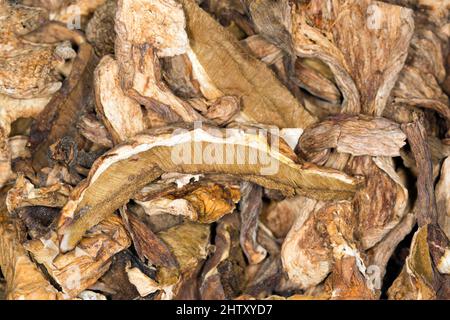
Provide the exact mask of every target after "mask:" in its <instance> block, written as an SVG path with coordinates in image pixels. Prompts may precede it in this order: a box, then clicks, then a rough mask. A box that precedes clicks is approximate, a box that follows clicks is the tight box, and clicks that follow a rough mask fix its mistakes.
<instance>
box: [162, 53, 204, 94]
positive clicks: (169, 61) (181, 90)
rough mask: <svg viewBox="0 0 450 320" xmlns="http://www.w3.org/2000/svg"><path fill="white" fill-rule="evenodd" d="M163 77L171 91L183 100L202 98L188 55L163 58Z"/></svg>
mask: <svg viewBox="0 0 450 320" xmlns="http://www.w3.org/2000/svg"><path fill="white" fill-rule="evenodd" d="M161 67H162V76H163V79H164V81H165V82H166V83H167V85H168V86H169V88H170V90H172V92H173V93H175V94H176V95H177V96H179V97H181V98H183V99H192V98H200V97H202V93H201V91H200V85H199V84H198V82H197V80H196V79H195V78H194V75H193V70H192V64H191V61H190V60H189V57H188V56H187V54H179V55H175V56H173V57H164V58H161Z"/></svg>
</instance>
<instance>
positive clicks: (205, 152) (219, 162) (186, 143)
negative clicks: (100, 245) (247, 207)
mask: <svg viewBox="0 0 450 320" xmlns="http://www.w3.org/2000/svg"><path fill="white" fill-rule="evenodd" d="M172 130H173V128H172ZM213 132H215V133H216V135H214V133H208V132H207V131H205V130H203V129H201V128H197V129H194V130H191V131H189V130H180V129H179V130H175V131H173V132H172V134H170V133H166V134H160V135H153V136H152V135H139V136H136V137H135V138H134V139H132V140H131V141H130V142H129V143H128V144H125V145H121V146H118V147H117V148H115V149H112V150H111V151H109V152H108V153H106V154H104V155H103V156H102V157H100V158H99V159H98V160H97V161H96V162H95V164H94V165H93V168H92V169H91V172H90V173H89V177H88V178H87V180H85V181H84V182H82V183H81V184H79V185H78V186H77V188H75V190H74V191H73V192H72V194H71V198H70V200H69V202H68V203H67V204H66V206H65V207H64V208H63V210H62V216H61V220H60V222H59V231H58V233H59V235H60V237H62V239H61V249H62V251H68V250H70V249H72V248H74V246H75V245H76V243H77V242H78V241H79V240H80V239H81V237H82V236H83V234H84V232H85V231H86V230H88V229H89V228H91V227H92V226H94V225H96V224H97V223H99V222H100V221H102V220H103V219H104V218H105V217H106V216H107V215H109V214H111V213H112V212H113V211H114V210H116V209H118V208H120V207H121V206H122V205H123V204H125V203H126V202H127V201H128V200H129V199H130V198H132V197H133V195H134V194H135V193H136V192H137V191H139V190H140V189H142V188H143V187H144V186H145V185H147V184H148V183H150V182H152V181H153V180H156V179H157V178H158V177H160V176H161V174H162V173H163V172H182V173H192V174H194V173H222V174H223V173H225V174H233V175H237V176H240V177H242V178H243V179H248V180H250V181H253V182H255V183H258V184H261V185H263V186H266V187H271V188H275V189H279V190H282V191H284V192H286V193H290V194H294V193H299V194H308V195H309V196H312V197H319V198H325V199H330V198H336V197H338V198H347V197H350V196H351V195H352V194H353V193H354V192H355V191H356V190H357V189H358V187H359V186H360V183H361V182H362V181H361V180H360V179H359V178H357V177H356V178H352V177H350V176H347V175H345V174H343V173H341V172H339V171H335V170H332V169H323V168H319V167H316V166H314V165H311V164H304V165H299V164H296V163H295V162H293V161H292V160H291V159H289V158H288V157H286V156H285V155H283V154H281V153H279V151H278V150H274V148H272V147H270V146H269V145H268V144H267V141H266V139H264V138H263V137H261V136H258V135H254V134H246V133H244V132H243V131H239V130H233V131H232V134H231V135H230V136H228V137H225V136H224V135H223V133H220V130H219V131H213ZM224 137H225V138H224ZM195 150H197V151H195ZM198 150H201V151H200V152H199V151H198ZM214 154H215V156H214ZM255 154H256V155H257V154H259V158H260V159H264V160H263V162H259V161H256V162H255V161H254V159H255V158H254V155H255ZM220 155H221V156H220ZM252 155H253V156H252ZM217 156H219V158H217ZM224 156H225V158H224ZM220 157H221V158H220ZM252 159H253V160H252ZM256 159H257V158H256ZM262 163H265V164H266V165H264V164H262Z"/></svg>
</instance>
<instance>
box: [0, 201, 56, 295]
mask: <svg viewBox="0 0 450 320" xmlns="http://www.w3.org/2000/svg"><path fill="white" fill-rule="evenodd" d="M2 200H3V199H2ZM25 239H26V232H25V230H24V229H23V228H22V227H21V224H20V222H19V221H18V220H15V219H11V218H9V217H8V215H7V212H6V210H4V208H3V205H2V213H1V214H0V267H1V271H2V274H3V276H4V277H5V279H6V292H5V295H6V299H9V300H18V299H21V300H57V299H60V298H62V296H61V294H60V293H58V290H56V289H55V288H54V287H53V286H52V285H51V284H50V282H49V281H48V280H47V279H46V278H45V276H44V275H43V274H42V272H41V271H40V270H39V268H38V267H37V266H36V265H35V264H34V262H33V261H32V260H31V258H30V257H29V256H28V252H27V251H26V250H25V248H24V247H23V245H22V242H23V241H24V240H25Z"/></svg>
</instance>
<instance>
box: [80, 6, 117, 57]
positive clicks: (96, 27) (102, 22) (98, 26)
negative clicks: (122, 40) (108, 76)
mask: <svg viewBox="0 0 450 320" xmlns="http://www.w3.org/2000/svg"><path fill="white" fill-rule="evenodd" d="M116 10H117V1H116V0H106V1H105V3H104V4H102V5H100V6H99V7H98V8H97V9H96V10H95V12H94V15H93V16H92V19H90V20H89V22H88V24H87V26H86V39H87V40H88V41H89V42H90V43H91V44H92V45H93V46H94V48H95V52H96V53H97V55H98V56H99V57H103V56H105V55H107V54H113V53H114V42H115V40H116V34H115V32H114V18H115V16H116Z"/></svg>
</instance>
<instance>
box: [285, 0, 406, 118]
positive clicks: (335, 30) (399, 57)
mask: <svg viewBox="0 0 450 320" xmlns="http://www.w3.org/2000/svg"><path fill="white" fill-rule="evenodd" d="M349 21H350V22H351V23H349ZM292 24H293V40H294V49H295V53H296V54H297V55H298V56H300V57H306V58H317V59H320V60H322V61H323V62H324V63H326V64H327V65H328V66H329V67H330V69H331V71H332V72H333V74H334V77H335V80H336V84H337V85H338V87H339V89H340V90H341V92H342V95H343V97H344V101H343V104H342V109H343V112H345V113H359V112H360V111H363V112H364V113H366V114H369V115H378V116H380V115H381V114H382V112H383V110H384V108H385V105H386V102H387V99H388V98H389V95H390V91H391V89H392V87H393V86H394V85H395V82H396V80H397V77H398V74H399V72H400V70H401V69H402V68H403V66H404V63H405V60H406V56H407V53H408V47H409V44H410V40H411V37H412V34H413V31H414V20H413V17H412V10H410V9H407V8H404V7H400V6H394V5H391V4H386V3H383V2H379V1H372V0H363V1H355V0H352V1H341V0H340V1H335V2H333V3H332V4H329V3H328V2H327V1H315V2H314V5H308V4H304V5H301V6H299V7H298V8H296V11H295V13H294V17H293V23H292ZM386 30H389V32H386Z"/></svg>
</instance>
